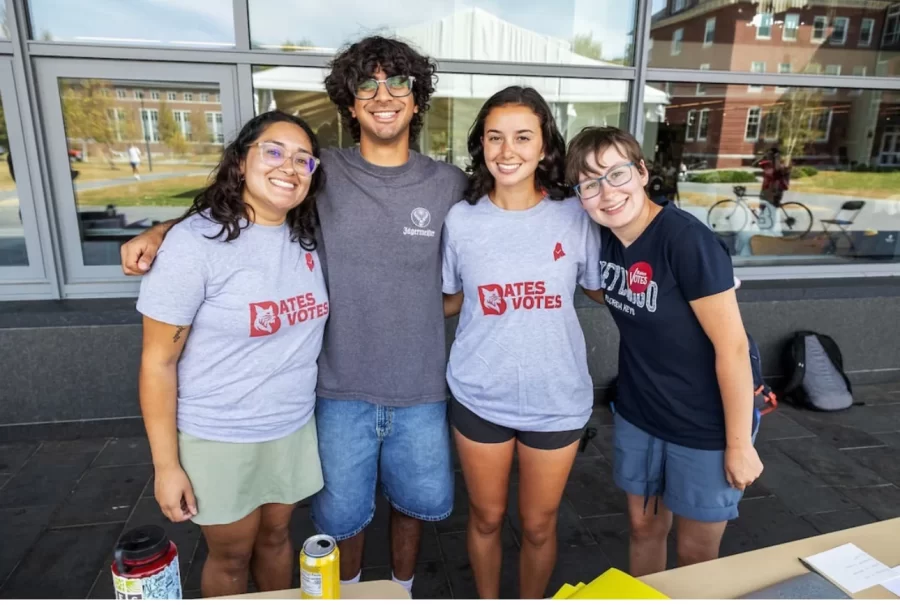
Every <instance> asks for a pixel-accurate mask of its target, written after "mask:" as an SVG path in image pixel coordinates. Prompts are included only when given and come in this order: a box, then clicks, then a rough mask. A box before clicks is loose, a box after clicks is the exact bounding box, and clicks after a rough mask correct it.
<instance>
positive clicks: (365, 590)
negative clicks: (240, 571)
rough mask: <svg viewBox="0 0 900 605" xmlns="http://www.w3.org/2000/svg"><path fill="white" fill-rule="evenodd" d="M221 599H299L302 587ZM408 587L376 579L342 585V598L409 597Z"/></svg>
mask: <svg viewBox="0 0 900 605" xmlns="http://www.w3.org/2000/svg"><path fill="white" fill-rule="evenodd" d="M218 598H219V599H299V598H300V589H299V588H289V589H287V590H273V591H272V592H251V593H248V594H240V595H233V596H230V597H218ZM409 598H410V596H409V593H408V592H406V589H405V588H403V587H402V586H400V585H399V584H397V583H396V582H391V581H390V580H375V581H373V582H360V583H359V584H346V585H343V586H341V599H342V600H343V599H376V600H378V599H409Z"/></svg>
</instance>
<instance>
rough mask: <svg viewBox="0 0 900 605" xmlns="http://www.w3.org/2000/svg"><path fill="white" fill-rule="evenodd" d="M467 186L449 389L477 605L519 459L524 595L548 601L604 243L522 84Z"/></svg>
mask: <svg viewBox="0 0 900 605" xmlns="http://www.w3.org/2000/svg"><path fill="white" fill-rule="evenodd" d="M468 146H469V153H470V154H471V157H472V163H471V166H470V172H471V175H470V179H469V188H468V190H467V191H466V196H465V201H462V202H460V203H458V204H456V205H455V206H454V207H453V208H452V209H451V210H450V213H449V215H448V216H447V219H446V221H445V223H444V259H443V275H444V284H443V289H444V293H445V307H446V311H447V312H448V313H454V312H455V311H457V310H458V309H459V308H460V305H461V316H460V320H459V326H458V328H457V331H456V339H455V340H454V342H453V347H452V349H451V351H450V362H449V364H448V366H447V382H448V383H449V385H450V390H451V392H452V393H453V396H454V401H453V403H452V404H451V409H450V422H451V425H452V426H453V435H454V439H455V442H456V447H457V450H458V451H459V458H460V461H461V463H462V470H463V476H464V477H465V481H466V487H467V488H468V493H469V524H468V536H467V541H468V550H469V559H470V561H471V562H472V570H473V572H474V575H475V583H476V586H477V588H478V595H479V596H480V597H481V598H486V599H496V598H498V597H499V590H500V563H501V551H502V547H501V531H502V526H503V519H504V516H505V514H506V510H507V495H508V491H509V474H510V468H511V466H512V462H513V455H514V454H517V455H518V468H519V485H518V492H519V498H518V500H519V518H520V519H521V527H522V553H521V557H520V565H519V574H520V575H519V587H520V597H521V598H523V599H540V598H543V597H544V591H545V590H546V589H547V583H548V581H549V580H550V574H551V573H552V572H553V567H554V564H555V562H556V525H557V513H558V510H559V505H560V501H561V499H562V494H563V489H564V488H565V485H566V479H567V478H568V476H569V472H570V470H571V469H572V464H573V463H574V461H575V454H576V451H577V449H578V444H579V441H580V440H581V438H582V435H583V433H584V429H585V426H586V425H587V422H588V419H589V418H590V416H591V408H592V405H593V401H594V390H593V384H592V382H591V377H590V374H589V373H588V367H587V352H586V349H585V341H584V334H583V333H582V330H581V325H580V324H579V322H578V317H577V315H576V314H575V306H574V304H573V303H574V297H575V290H576V287H577V286H579V285H580V286H581V287H582V288H584V289H586V292H587V293H588V294H589V295H598V294H597V293H596V292H595V290H596V289H598V288H599V287H600V265H599V252H600V239H599V232H598V229H597V227H596V225H594V224H593V223H592V222H591V220H590V217H588V215H587V214H585V212H584V210H582V208H581V205H580V204H579V202H578V199H576V198H574V197H570V190H569V189H568V188H567V187H566V185H565V140H564V139H563V137H562V135H561V134H560V133H559V131H558V130H557V127H556V123H555V121H554V119H553V114H552V113H551V110H550V107H549V106H548V105H547V102H546V101H545V100H544V99H543V98H542V97H541V96H540V94H539V93H538V92H537V91H535V90H534V89H531V88H522V87H519V86H512V87H509V88H506V89H504V90H502V91H500V92H498V93H497V94H495V95H494V96H492V97H491V98H490V99H488V101H487V102H486V103H485V104H484V106H483V107H482V108H481V111H480V112H479V114H478V117H477V118H476V120H475V125H474V126H473V127H472V129H471V131H470V134H469V142H468Z"/></svg>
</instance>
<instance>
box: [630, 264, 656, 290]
mask: <svg viewBox="0 0 900 605" xmlns="http://www.w3.org/2000/svg"><path fill="white" fill-rule="evenodd" d="M652 279H653V267H651V266H650V265H649V263H645V262H644V261H640V262H637V263H634V264H633V265H631V268H630V269H629V270H628V289H629V290H631V291H632V292H634V293H635V294H643V293H644V292H646V291H647V288H649V287H650V281H651V280H652Z"/></svg>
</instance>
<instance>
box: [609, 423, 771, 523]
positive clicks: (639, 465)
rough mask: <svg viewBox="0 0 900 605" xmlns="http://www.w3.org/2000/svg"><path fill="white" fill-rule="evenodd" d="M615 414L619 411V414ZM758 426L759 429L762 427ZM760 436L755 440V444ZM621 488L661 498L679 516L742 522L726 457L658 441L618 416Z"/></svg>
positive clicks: (616, 467) (616, 466)
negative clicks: (729, 479)
mask: <svg viewBox="0 0 900 605" xmlns="http://www.w3.org/2000/svg"><path fill="white" fill-rule="evenodd" d="M614 411H615V410H614ZM757 426H758V425H757ZM755 437H756V435H755V434H754V438H755ZM614 441H615V461H614V473H613V477H614V479H615V482H616V485H618V486H619V487H620V488H621V489H623V490H625V492H626V493H628V494H632V495H634V496H642V497H644V498H645V499H646V500H647V502H648V504H649V506H653V504H652V503H649V500H651V499H654V498H657V497H659V496H662V501H663V504H665V506H666V508H668V509H669V510H671V511H672V512H673V513H674V514H675V515H677V516H679V517H684V518H685V519H691V520H693V521H701V522H705V523H716V522H720V521H730V520H731V519H736V518H737V516H738V503H739V502H740V501H741V498H742V497H743V495H744V492H743V491H742V490H739V489H736V488H733V487H731V485H729V483H728V480H727V479H726V478H725V452H724V451H722V450H698V449H693V448H689V447H684V446H682V445H676V444H674V443H669V442H667V441H663V440H662V439H657V438H656V437H653V436H652V435H650V434H648V433H646V432H645V431H643V430H641V429H639V428H638V427H636V426H635V425H633V424H631V423H630V422H628V421H627V420H625V419H624V418H622V416H621V414H615V439H614Z"/></svg>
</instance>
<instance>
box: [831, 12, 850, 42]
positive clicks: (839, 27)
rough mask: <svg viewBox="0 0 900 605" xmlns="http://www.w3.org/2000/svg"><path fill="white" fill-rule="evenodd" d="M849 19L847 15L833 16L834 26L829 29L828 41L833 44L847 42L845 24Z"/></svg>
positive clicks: (846, 24)
mask: <svg viewBox="0 0 900 605" xmlns="http://www.w3.org/2000/svg"><path fill="white" fill-rule="evenodd" d="M849 22H850V20H849V19H848V18H847V17H835V18H834V28H833V29H832V30H831V38H829V40H828V41H829V42H830V43H831V44H834V45H835V46H842V45H844V44H846V42H847V26H848V25H849Z"/></svg>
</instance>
